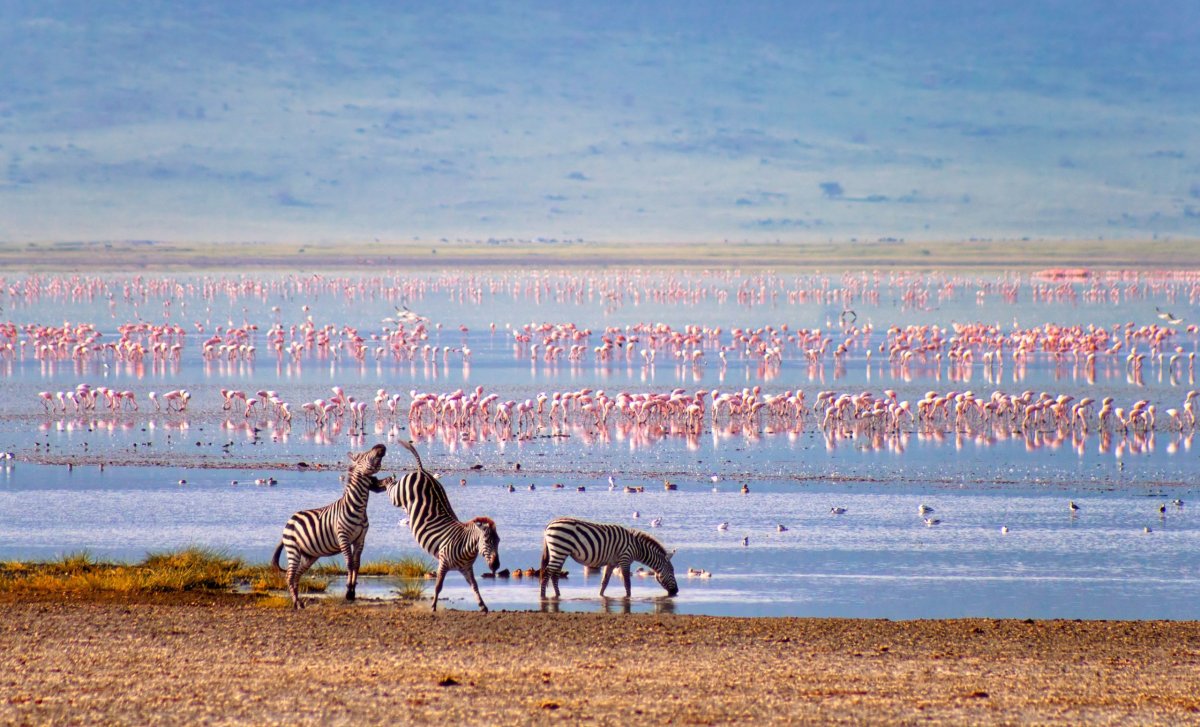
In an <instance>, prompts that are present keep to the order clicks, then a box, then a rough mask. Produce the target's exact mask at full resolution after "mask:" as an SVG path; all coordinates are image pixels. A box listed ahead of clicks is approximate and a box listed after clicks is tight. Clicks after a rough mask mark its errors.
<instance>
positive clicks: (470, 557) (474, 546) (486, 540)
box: [384, 441, 500, 613]
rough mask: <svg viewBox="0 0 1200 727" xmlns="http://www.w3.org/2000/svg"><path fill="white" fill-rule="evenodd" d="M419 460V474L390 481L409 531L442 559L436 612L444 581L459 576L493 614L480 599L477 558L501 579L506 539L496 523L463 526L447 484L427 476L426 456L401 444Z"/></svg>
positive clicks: (484, 519) (484, 521) (394, 501)
mask: <svg viewBox="0 0 1200 727" xmlns="http://www.w3.org/2000/svg"><path fill="white" fill-rule="evenodd" d="M400 444H401V445H403V446H404V448H405V449H407V450H408V451H409V452H412V455H413V457H416V459H417V470H416V472H410V473H408V474H407V475H405V476H404V477H402V478H400V479H396V478H388V479H386V480H384V484H385V485H386V487H387V491H388V495H389V496H390V497H391V499H392V504H393V505H395V506H396V507H402V508H404V510H405V511H406V512H407V513H408V525H409V527H410V528H411V529H412V534H413V537H414V538H416V539H417V543H418V544H419V545H420V546H421V547H422V548H424V549H425V551H426V552H427V553H429V554H430V555H432V556H433V557H434V558H437V563H438V570H437V582H436V583H435V584H434V586H433V610H434V611H436V610H437V603H438V596H439V595H440V594H441V592H442V581H444V580H445V579H446V573H447V572H449V571H452V570H456V571H458V572H459V573H462V574H463V578H466V579H467V583H469V584H470V586H471V590H472V591H474V592H475V599H476V600H477V601H479V610H481V611H483V612H484V613H487V610H488V607H487V604H485V603H484V602H483V596H480V595H479V584H478V583H476V582H475V558H476V556H478V555H482V556H483V560H484V561H485V562H486V563H487V565H488V567H489V568H491V569H492V572H493V573H495V572H496V570H497V569H498V568H499V567H500V551H499V547H500V535H499V534H498V533H497V532H496V523H495V522H493V521H492V519H491V518H487V517H477V518H475V519H473V520H469V521H467V522H459V521H458V516H456V515H455V514H454V508H452V507H450V500H449V499H447V497H446V490H445V488H443V487H442V483H440V482H438V481H437V479H435V478H434V477H433V475H431V474H429V473H428V472H426V471H425V467H424V465H422V464H421V455H419V454H417V449H416V447H414V446H413V445H412V443H411V442H403V441H402V442H400Z"/></svg>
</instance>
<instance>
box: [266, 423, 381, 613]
mask: <svg viewBox="0 0 1200 727" xmlns="http://www.w3.org/2000/svg"><path fill="white" fill-rule="evenodd" d="M385 454H387V447H385V446H383V445H382V444H376V445H375V446H374V447H371V448H370V449H368V450H367V451H366V452H359V453H358V454H355V453H353V452H350V453H349V455H350V471H349V472H348V473H347V475H346V486H345V488H344V491H343V493H342V496H341V497H340V498H338V499H337V500H336V501H334V502H331V503H330V504H328V505H326V506H325V507H318V508H315V509H313V510H301V511H300V512H298V513H295V514H294V515H292V516H291V517H290V518H288V521H287V524H286V525H284V526H283V538H282V539H281V540H280V541H279V545H278V546H276V548H275V554H274V555H273V556H271V564H272V565H274V566H275V570H279V571H282V570H283V568H280V567H279V554H280V553H281V552H283V551H284V550H286V551H287V559H288V567H287V584H288V592H289V593H290V594H291V596H292V608H304V602H303V601H301V600H300V576H302V575H304V572H305V571H307V570H308V569H309V568H310V567H312V564H313V563H315V562H317V559H318V558H321V557H323V556H326V555H337V554H338V553H341V554H342V557H343V558H345V559H346V571H347V574H348V575H347V577H346V600H347V601H353V600H354V588H355V586H357V585H358V563H359V560H360V559H361V558H362V549H363V541H365V540H366V538H367V527H368V526H369V523H368V522H367V498H368V497H370V493H372V492H383V491H384V485H383V483H382V482H380V481H379V480H378V479H376V478H375V476H374V475H375V473H377V472H379V468H380V467H382V466H383V457H384V455H385Z"/></svg>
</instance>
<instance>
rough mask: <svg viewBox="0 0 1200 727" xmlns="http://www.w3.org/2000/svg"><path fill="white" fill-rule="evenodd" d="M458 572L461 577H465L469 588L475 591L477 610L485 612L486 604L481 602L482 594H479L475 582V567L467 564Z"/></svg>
mask: <svg viewBox="0 0 1200 727" xmlns="http://www.w3.org/2000/svg"><path fill="white" fill-rule="evenodd" d="M459 572H460V573H462V574H463V578H466V579H467V583H469V584H470V585H471V590H472V591H474V592H475V600H476V601H479V610H480V611H483V612H484V613H487V612H488V607H487V604H486V603H484V602H483V596H481V595H479V584H478V583H476V582H475V567H474V566H470V565H468V566H467V567H466V568H463V569H461V570H460V571H459Z"/></svg>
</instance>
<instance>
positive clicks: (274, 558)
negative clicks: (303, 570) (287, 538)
mask: <svg viewBox="0 0 1200 727" xmlns="http://www.w3.org/2000/svg"><path fill="white" fill-rule="evenodd" d="M282 552H283V541H282V540H280V541H279V545H276V546H275V555H272V556H271V565H273V566H275V570H277V571H279V572H280V573H282V572H283V568H282V567H280V565H279V554H280V553H282Z"/></svg>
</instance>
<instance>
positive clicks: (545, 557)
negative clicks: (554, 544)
mask: <svg viewBox="0 0 1200 727" xmlns="http://www.w3.org/2000/svg"><path fill="white" fill-rule="evenodd" d="M549 564H550V546H549V545H548V544H547V543H546V541H545V539H543V540H542V564H541V566H539V567H538V572H539V573H541V574H542V583H545V582H546V576H547V573H546V566H547V565H549Z"/></svg>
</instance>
